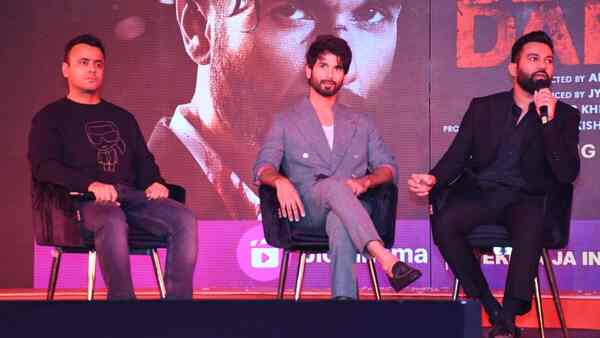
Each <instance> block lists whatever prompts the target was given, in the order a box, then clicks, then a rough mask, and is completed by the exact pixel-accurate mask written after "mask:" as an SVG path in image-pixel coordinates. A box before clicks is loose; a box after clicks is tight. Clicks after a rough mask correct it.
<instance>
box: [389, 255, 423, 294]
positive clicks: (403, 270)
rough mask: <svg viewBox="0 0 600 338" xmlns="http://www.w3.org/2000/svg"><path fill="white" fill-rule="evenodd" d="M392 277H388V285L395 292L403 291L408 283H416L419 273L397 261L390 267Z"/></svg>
mask: <svg viewBox="0 0 600 338" xmlns="http://www.w3.org/2000/svg"><path fill="white" fill-rule="evenodd" d="M392 275H393V277H389V276H388V279H389V281H390V285H391V286H392V287H393V288H394V290H395V291H396V292H398V291H400V290H402V289H404V288H405V287H407V286H408V285H409V284H410V283H412V282H414V281H416V280H417V279H419V277H421V271H419V270H417V269H415V268H412V267H410V266H408V265H407V264H404V263H403V262H401V261H397V262H396V263H395V264H394V266H393V267H392Z"/></svg>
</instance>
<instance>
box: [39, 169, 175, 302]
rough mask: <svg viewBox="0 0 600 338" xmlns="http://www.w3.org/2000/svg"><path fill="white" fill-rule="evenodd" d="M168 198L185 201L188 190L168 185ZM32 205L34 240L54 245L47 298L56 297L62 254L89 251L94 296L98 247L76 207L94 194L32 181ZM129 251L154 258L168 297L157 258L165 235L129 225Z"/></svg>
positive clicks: (89, 294) (162, 294)
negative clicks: (74, 192) (80, 201)
mask: <svg viewBox="0 0 600 338" xmlns="http://www.w3.org/2000/svg"><path fill="white" fill-rule="evenodd" d="M167 187H168V189H169V198H171V199H174V200H176V201H178V202H181V203H185V189H184V188H183V187H180V186H177V185H173V184H169V185H167ZM31 192H32V202H33V203H32V206H33V225H34V231H35V240H36V243H37V244H38V245H42V246H50V247H52V267H51V271H50V281H49V283H48V292H47V299H48V300H53V299H54V292H55V290H56V281H57V279H58V271H59V268H60V259H61V257H62V254H63V253H65V254H66V253H79V254H85V253H87V254H88V272H87V273H88V285H87V299H88V300H92V299H93V298H94V282H95V277H96V249H95V248H94V238H93V234H92V233H91V232H88V231H85V230H83V229H82V227H81V216H80V214H79V210H77V207H76V200H77V199H80V200H81V199H84V200H90V199H92V200H93V194H91V193H84V194H78V195H77V196H75V195H73V194H72V193H70V192H69V191H67V190H66V189H65V188H64V187H62V186H58V185H55V184H50V183H43V182H36V181H35V180H34V181H33V186H32V189H31ZM128 243H129V253H130V254H138V255H139V254H141V255H148V256H150V257H151V259H152V265H153V267H154V274H155V276H156V282H157V284H158V288H159V290H160V297H161V298H163V299H164V298H165V297H166V288H165V283H164V279H163V273H162V269H161V266H160V261H159V257H158V249H159V248H166V247H167V239H166V237H164V236H156V235H154V234H151V233H150V232H147V231H144V230H142V229H139V228H138V227H130V228H129V234H128Z"/></svg>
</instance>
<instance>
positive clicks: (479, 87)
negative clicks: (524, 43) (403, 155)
mask: <svg viewBox="0 0 600 338" xmlns="http://www.w3.org/2000/svg"><path fill="white" fill-rule="evenodd" d="M598 14H600V2H599V1H596V0H590V1H551V2H549V1H463V0H460V1H455V2H454V1H453V5H452V6H440V7H435V8H432V22H445V23H446V25H448V26H451V27H455V28H456V29H455V30H446V29H443V28H442V27H443V26H444V25H434V26H432V49H431V69H432V73H431V74H432V78H431V96H430V98H431V121H432V125H431V135H432V136H431V142H432V143H431V160H432V164H435V163H436V162H437V161H438V160H439V159H440V157H441V156H442V155H443V153H444V152H445V151H446V149H447V147H448V145H449V143H450V142H451V141H452V139H453V138H454V136H455V135H456V132H457V131H458V125H459V124H460V121H461V118H462V115H463V113H464V112H465V111H466V109H467V106H468V104H469V101H470V100H471V99H472V98H474V97H479V96H485V95H489V94H492V93H495V92H499V91H505V90H509V89H510V88H511V79H510V77H509V74H508V68H507V67H508V64H509V61H510V50H511V47H512V44H513V43H514V41H515V40H516V39H518V37H519V36H521V35H522V34H524V33H527V32H530V31H534V30H544V31H546V32H547V33H548V34H549V35H550V37H551V38H552V39H553V42H554V66H555V67H554V68H555V71H554V77H553V81H552V86H551V90H552V92H553V94H554V96H555V97H556V98H557V99H559V100H562V101H564V102H565V103H567V104H570V105H573V106H575V107H576V108H578V109H579V110H580V112H581V123H580V128H579V129H580V139H579V150H580V154H579V155H580V158H581V171H580V175H579V177H578V179H577V180H576V182H575V196H574V203H573V212H572V217H573V218H582V219H590V218H597V217H598V215H599V214H598V212H597V208H594V206H593V205H592V204H593V202H591V201H594V200H597V199H598V198H593V197H592V196H594V197H597V191H598V188H599V187H598V182H597V180H596V179H595V178H594V172H595V171H597V166H598V159H597V155H596V152H597V149H598V145H599V142H598V140H599V136H598V131H599V130H600V120H599V118H598V116H599V115H598V113H599V109H600V105H599V102H600V101H599V97H598V93H597V88H598V72H599V71H600V66H599V65H600V48H599V47H598V45H597V44H594V43H592V41H595V40H596V39H598V37H599V36H600V20H598Z"/></svg>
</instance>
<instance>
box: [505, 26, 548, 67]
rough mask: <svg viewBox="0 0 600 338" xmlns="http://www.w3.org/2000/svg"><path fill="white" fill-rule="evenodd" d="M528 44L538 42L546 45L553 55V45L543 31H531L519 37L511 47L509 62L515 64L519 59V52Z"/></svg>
mask: <svg viewBox="0 0 600 338" xmlns="http://www.w3.org/2000/svg"><path fill="white" fill-rule="evenodd" d="M530 42H540V43H543V44H546V45H547V46H548V47H550V50H552V53H554V43H553V42H552V39H551V38H550V37H549V36H548V34H546V33H545V32H543V31H533V32H530V33H527V34H525V35H523V36H522V37H520V38H519V39H518V40H517V41H516V42H515V43H514V44H513V46H512V51H511V53H510V62H512V63H516V62H517V60H518V59H519V57H520V56H521V55H520V54H521V50H523V46H525V45H526V44H528V43H530Z"/></svg>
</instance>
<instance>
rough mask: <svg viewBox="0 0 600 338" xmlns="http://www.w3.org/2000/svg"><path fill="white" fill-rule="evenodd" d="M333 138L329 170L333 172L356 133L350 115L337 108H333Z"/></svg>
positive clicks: (354, 123)
mask: <svg viewBox="0 0 600 338" xmlns="http://www.w3.org/2000/svg"><path fill="white" fill-rule="evenodd" d="M334 112H335V118H334V137H333V154H332V155H333V156H332V166H331V169H332V171H333V172H335V171H336V170H337V168H338V166H339V165H340V164H341V163H342V160H343V159H344V156H345V154H346V152H347V151H348V148H349V146H350V143H351V141H352V137H354V133H355V132H356V122H355V121H354V120H353V119H351V115H350V114H349V113H348V112H346V111H345V110H343V109H340V108H339V106H336V107H334Z"/></svg>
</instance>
